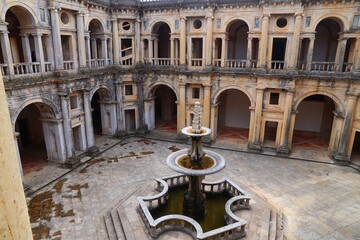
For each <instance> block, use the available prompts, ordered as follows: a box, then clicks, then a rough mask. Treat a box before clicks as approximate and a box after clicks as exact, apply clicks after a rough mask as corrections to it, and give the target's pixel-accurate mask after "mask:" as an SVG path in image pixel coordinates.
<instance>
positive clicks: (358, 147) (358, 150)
mask: <svg viewBox="0 0 360 240" xmlns="http://www.w3.org/2000/svg"><path fill="white" fill-rule="evenodd" d="M350 160H351V162H353V163H355V164H357V165H360V132H359V131H356V132H355V138H354V143H353V147H352V151H351V157H350Z"/></svg>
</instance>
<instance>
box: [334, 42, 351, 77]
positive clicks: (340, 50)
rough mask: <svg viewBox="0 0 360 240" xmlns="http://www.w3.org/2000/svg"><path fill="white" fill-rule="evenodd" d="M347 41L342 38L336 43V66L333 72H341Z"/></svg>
mask: <svg viewBox="0 0 360 240" xmlns="http://www.w3.org/2000/svg"><path fill="white" fill-rule="evenodd" d="M347 40H348V38H344V37H342V38H340V39H339V41H338V46H337V49H336V58H335V66H337V68H335V71H339V72H342V69H343V65H344V58H345V51H346V43H347Z"/></svg>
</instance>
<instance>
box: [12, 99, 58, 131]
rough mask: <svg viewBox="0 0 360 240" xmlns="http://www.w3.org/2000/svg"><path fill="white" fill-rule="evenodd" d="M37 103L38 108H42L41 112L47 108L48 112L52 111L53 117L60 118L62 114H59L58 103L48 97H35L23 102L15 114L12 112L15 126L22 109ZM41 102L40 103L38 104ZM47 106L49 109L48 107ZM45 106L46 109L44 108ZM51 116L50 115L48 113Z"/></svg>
mask: <svg viewBox="0 0 360 240" xmlns="http://www.w3.org/2000/svg"><path fill="white" fill-rule="evenodd" d="M33 103H34V104H36V107H37V108H40V109H39V110H40V112H42V111H44V110H47V111H46V113H52V114H53V117H54V118H55V119H59V118H60V114H59V112H60V111H59V109H58V108H57V107H56V105H55V104H54V103H53V102H51V101H50V100H49V99H46V98H33V99H29V100H27V101H25V102H23V103H22V104H21V105H20V106H19V107H18V108H17V109H16V110H15V112H14V114H12V116H11V123H12V125H13V126H15V122H16V120H17V118H18V117H19V114H20V113H21V111H22V110H24V108H26V107H27V106H29V105H30V104H33ZM38 104H40V105H38ZM46 107H47V109H46ZM44 108H45V109H44ZM46 116H49V115H46Z"/></svg>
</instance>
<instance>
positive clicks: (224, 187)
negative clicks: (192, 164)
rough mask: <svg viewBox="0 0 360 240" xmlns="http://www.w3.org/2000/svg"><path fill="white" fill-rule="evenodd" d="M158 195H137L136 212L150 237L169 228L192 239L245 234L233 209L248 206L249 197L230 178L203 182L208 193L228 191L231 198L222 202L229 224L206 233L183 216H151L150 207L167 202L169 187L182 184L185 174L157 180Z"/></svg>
mask: <svg viewBox="0 0 360 240" xmlns="http://www.w3.org/2000/svg"><path fill="white" fill-rule="evenodd" d="M156 181H157V183H158V185H157V191H160V193H159V194H156V195H154V196H149V197H138V201H139V205H140V206H139V212H140V214H141V216H142V218H143V220H144V222H145V225H146V227H147V229H148V230H149V233H150V235H151V237H153V238H156V237H158V236H159V235H160V234H161V233H163V232H166V231H169V230H180V231H184V232H187V233H189V234H190V235H191V236H193V237H194V238H195V239H223V238H229V239H233V238H240V237H243V236H245V235H246V232H245V225H246V224H247V221H245V220H243V219H240V218H239V217H237V216H236V215H235V214H234V212H233V211H236V210H239V209H250V205H249V202H250V199H251V198H250V196H248V195H247V194H246V192H245V191H244V190H242V189H241V188H239V187H238V186H236V184H234V183H233V182H232V181H230V180H229V179H227V178H223V179H221V180H220V181H217V182H203V183H202V189H203V190H204V191H205V192H208V193H219V192H222V191H227V192H228V193H229V194H231V196H233V197H232V198H230V199H229V200H228V201H227V202H226V204H225V206H224V207H225V216H224V218H225V220H226V222H227V224H228V225H226V226H224V227H221V228H217V229H214V230H211V231H208V232H205V233H204V232H203V229H202V227H201V226H200V224H199V223H198V222H197V221H195V220H194V219H192V218H189V217H187V216H184V215H179V214H172V215H165V216H162V217H160V218H158V219H156V220H154V218H153V217H152V215H151V213H150V209H153V208H156V207H158V206H161V205H163V204H165V203H166V201H167V199H168V198H169V193H168V190H169V187H174V186H179V185H185V184H187V183H188V179H187V177H186V176H185V175H174V176H170V177H166V178H162V179H156Z"/></svg>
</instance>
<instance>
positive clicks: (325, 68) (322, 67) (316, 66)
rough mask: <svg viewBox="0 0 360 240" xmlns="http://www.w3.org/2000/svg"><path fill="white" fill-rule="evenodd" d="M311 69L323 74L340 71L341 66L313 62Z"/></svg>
mask: <svg viewBox="0 0 360 240" xmlns="http://www.w3.org/2000/svg"><path fill="white" fill-rule="evenodd" d="M310 69H311V70H313V71H322V72H336V71H339V70H340V69H339V65H338V64H337V63H335V62H311V66H310Z"/></svg>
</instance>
